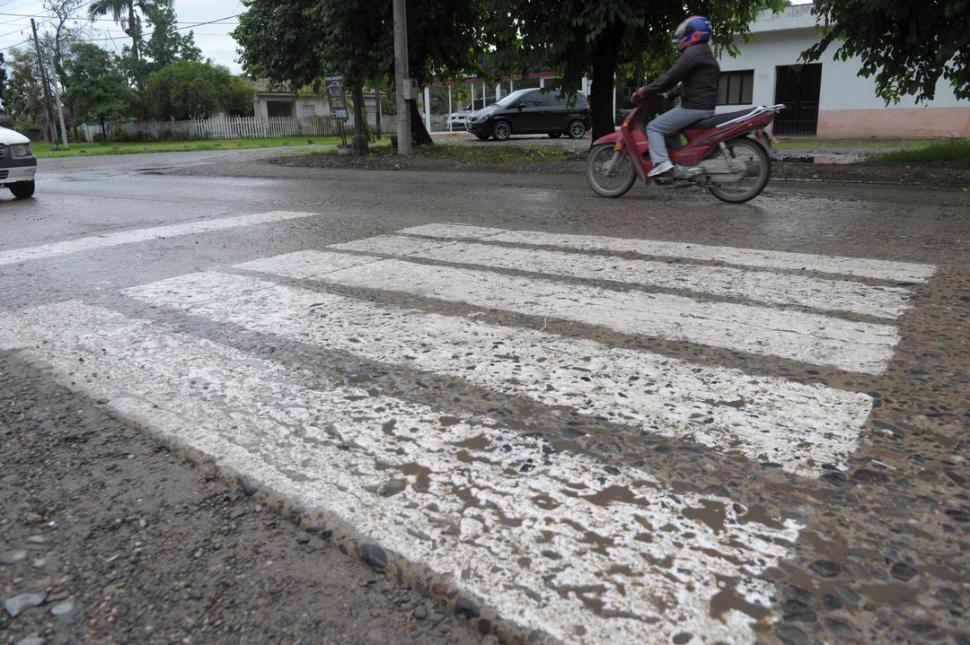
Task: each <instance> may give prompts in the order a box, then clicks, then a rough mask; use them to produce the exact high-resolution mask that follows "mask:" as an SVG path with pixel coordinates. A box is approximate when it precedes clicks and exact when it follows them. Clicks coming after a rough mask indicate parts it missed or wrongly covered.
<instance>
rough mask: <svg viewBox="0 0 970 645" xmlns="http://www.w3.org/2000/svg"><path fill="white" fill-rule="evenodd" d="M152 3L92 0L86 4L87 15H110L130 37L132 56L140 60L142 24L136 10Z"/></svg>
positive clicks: (146, 0)
mask: <svg viewBox="0 0 970 645" xmlns="http://www.w3.org/2000/svg"><path fill="white" fill-rule="evenodd" d="M153 4H154V2H153V0H93V1H92V2H91V4H89V5H88V15H89V16H91V19H92V20H94V19H95V18H99V17H101V16H107V15H110V16H111V18H112V19H113V20H114V21H115V22H116V23H118V25H119V26H120V27H121V30H122V31H124V32H125V34H127V35H128V37H129V38H131V50H130V51H131V53H132V57H133V58H134V59H135V60H140V59H141V40H142V26H141V16H140V15H139V13H138V11H139V10H144V9H145V7H147V6H150V5H153Z"/></svg>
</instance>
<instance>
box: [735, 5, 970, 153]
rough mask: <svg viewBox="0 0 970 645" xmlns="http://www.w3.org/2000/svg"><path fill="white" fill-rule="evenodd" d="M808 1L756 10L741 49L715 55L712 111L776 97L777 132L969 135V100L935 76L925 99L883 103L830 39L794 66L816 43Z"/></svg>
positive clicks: (842, 135) (856, 61)
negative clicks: (779, 106)
mask: <svg viewBox="0 0 970 645" xmlns="http://www.w3.org/2000/svg"><path fill="white" fill-rule="evenodd" d="M811 11H812V5H810V4H808V5H797V6H792V7H789V8H787V9H785V10H784V11H783V12H780V13H777V14H776V13H772V12H770V11H768V12H764V13H762V14H761V15H760V16H759V17H758V19H757V20H756V21H755V22H754V23H753V24H752V25H751V38H750V40H749V41H748V42H744V41H743V40H739V41H738V43H737V46H738V48H739V49H740V50H741V54H740V55H739V56H738V57H737V58H731V57H730V56H729V55H727V54H724V55H723V56H722V58H721V59H720V64H721V72H722V73H721V79H720V85H719V88H718V89H719V101H718V102H719V104H720V107H719V108H718V111H719V112H726V111H730V110H740V109H743V108H745V107H748V106H752V105H771V104H773V103H784V104H785V105H787V106H788V109H787V110H785V111H783V112H782V113H781V114H780V115H779V116H778V118H777V119H776V121H775V133H776V134H780V135H816V134H817V135H818V136H820V137H833V138H849V137H881V138H918V137H970V101H966V100H958V99H957V98H956V97H955V96H954V94H953V90H952V88H951V87H950V85H949V83H948V82H947V81H945V80H943V79H940V81H939V83H938V84H937V88H936V97H935V98H934V100H933V101H930V102H927V103H921V104H919V105H917V103H916V101H915V99H914V98H913V97H908V98H904V99H903V100H901V101H900V102H899V103H898V104H890V105H888V106H887V105H886V104H885V103H884V102H883V100H882V99H881V98H879V97H878V96H877V95H876V90H875V81H874V79H869V78H863V77H860V76H859V70H860V68H861V66H862V64H861V61H860V60H859V59H858V58H852V59H849V60H846V61H841V60H833V58H832V56H833V54H834V53H835V51H836V50H837V48H838V44H837V43H834V44H833V45H832V46H831V47H829V49H828V51H827V52H826V54H825V56H823V57H822V58H821V59H820V60H819V61H818V62H817V63H813V64H808V65H799V64H798V59H799V56H800V55H801V53H802V52H803V51H805V50H806V49H808V48H809V47H811V46H812V45H814V44H815V43H817V42H818V41H819V34H818V31H817V27H816V21H815V17H814V16H813V15H812V13H811Z"/></svg>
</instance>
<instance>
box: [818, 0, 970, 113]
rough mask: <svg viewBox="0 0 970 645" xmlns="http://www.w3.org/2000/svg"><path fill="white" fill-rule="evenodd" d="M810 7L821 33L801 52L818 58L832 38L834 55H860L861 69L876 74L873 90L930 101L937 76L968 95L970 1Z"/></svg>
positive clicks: (822, 0) (837, 2) (838, 0)
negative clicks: (823, 33) (811, 45)
mask: <svg viewBox="0 0 970 645" xmlns="http://www.w3.org/2000/svg"><path fill="white" fill-rule="evenodd" d="M812 13H813V14H815V15H816V16H817V17H818V18H820V19H821V21H822V23H823V26H824V29H825V35H824V36H823V37H822V40H821V41H820V42H819V43H818V44H816V45H815V46H814V47H812V48H810V49H808V50H807V51H806V52H805V53H804V54H803V57H804V58H805V59H806V60H819V59H820V58H821V57H822V55H823V54H824V53H825V51H826V49H828V47H829V45H831V44H832V43H838V49H836V52H835V57H836V58H839V59H841V60H846V59H848V58H851V57H853V56H858V57H859V58H861V59H862V69H861V71H860V74H861V75H862V76H865V77H866V78H870V77H875V79H876V93H877V94H878V95H879V96H880V97H881V98H882V99H884V100H885V101H886V103H890V102H898V101H899V100H900V98H902V97H903V96H905V95H915V96H916V100H917V101H931V100H933V97H934V96H935V95H936V85H937V82H938V81H939V80H940V78H941V77H942V78H944V79H946V80H947V81H949V82H950V85H951V86H952V87H953V91H954V94H956V96H957V97H958V98H961V99H967V98H970V2H967V1H966V0H815V6H814V7H813V8H812Z"/></svg>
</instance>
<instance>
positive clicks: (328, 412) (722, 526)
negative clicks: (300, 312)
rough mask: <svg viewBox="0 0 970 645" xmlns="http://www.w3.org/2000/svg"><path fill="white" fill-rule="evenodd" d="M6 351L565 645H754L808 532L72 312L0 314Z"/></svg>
mask: <svg viewBox="0 0 970 645" xmlns="http://www.w3.org/2000/svg"><path fill="white" fill-rule="evenodd" d="M0 348H3V349H12V348H22V349H21V356H22V357H23V358H24V359H26V360H28V361H30V362H31V363H33V364H35V365H41V366H45V367H49V368H51V369H52V370H53V373H54V375H55V377H56V378H57V379H58V380H59V382H61V383H62V384H64V385H65V386H66V387H68V388H70V389H72V390H75V391H79V392H81V393H82V394H84V395H87V396H89V397H91V398H96V399H104V400H107V403H106V405H107V406H108V407H109V408H111V409H112V410H113V411H114V412H115V413H116V414H118V415H120V416H122V417H123V418H126V419H128V420H131V421H133V422H135V423H137V424H139V425H141V426H143V427H145V428H147V429H148V430H149V431H151V432H153V433H156V434H157V435H161V436H163V437H165V438H167V439H168V440H170V441H173V442H175V443H177V444H179V445H182V446H187V447H190V448H192V449H194V450H196V451H199V452H201V453H203V454H205V455H208V456H210V457H211V458H212V459H213V460H214V461H215V462H216V463H217V464H218V465H219V466H221V467H223V468H226V469H228V470H229V471H232V472H237V473H240V474H243V475H245V476H247V477H249V478H251V479H252V480H254V481H255V482H257V483H259V484H260V485H261V486H262V487H263V488H264V489H267V490H269V491H271V492H273V493H275V494H276V495H278V496H280V497H282V498H284V499H288V500H293V501H295V502H297V503H299V504H300V505H302V506H304V507H305V508H306V509H307V510H308V511H309V512H311V513H312V512H317V511H320V512H323V513H325V514H327V515H328V517H329V518H331V520H339V521H342V522H343V523H344V524H345V525H347V526H349V527H351V530H352V531H354V532H355V533H356V534H357V535H359V536H361V537H363V538H364V539H365V540H370V541H373V542H375V543H377V544H379V545H380V546H382V547H384V548H386V549H389V550H391V551H393V552H396V553H398V554H400V555H401V556H402V557H403V558H404V559H406V560H408V561H410V562H412V563H417V564H419V565H423V566H427V567H429V568H430V570H431V571H432V572H434V573H436V574H438V575H449V576H451V577H452V579H453V581H454V584H455V586H456V587H457V588H458V589H459V590H460V591H463V592H465V593H469V594H472V595H474V596H477V597H479V598H482V599H484V600H485V602H486V603H487V604H488V605H489V606H490V607H492V608H494V609H495V610H497V611H498V612H499V614H500V615H501V616H502V617H503V618H505V619H507V620H510V621H512V622H513V623H516V624H518V625H520V626H522V627H523V628H525V629H540V630H542V631H544V632H546V633H547V634H549V635H550V636H552V637H553V638H557V639H561V640H569V641H580V642H588V643H604V644H612V643H618V642H619V643H633V642H656V641H664V642H667V641H670V640H671V639H672V638H673V637H674V636H676V635H678V634H684V633H690V634H693V635H695V636H698V637H701V638H702V639H703V640H705V641H709V642H715V641H722V642H723V641H727V642H753V641H754V640H755V634H754V631H753V630H752V625H753V624H754V623H756V622H760V623H761V624H762V626H764V625H766V624H770V622H771V621H772V620H773V619H774V612H773V611H772V610H770V609H769V608H768V605H769V604H770V601H771V598H772V594H773V587H772V585H770V584H769V583H766V582H764V581H763V579H762V577H761V576H763V575H764V573H765V572H766V571H767V570H768V569H770V568H772V567H775V566H777V565H778V563H779V560H781V559H783V558H785V557H786V554H787V546H786V545H788V544H791V543H792V542H794V541H795V540H796V539H797V537H798V533H799V531H800V530H801V529H802V527H801V526H799V525H798V524H797V523H796V522H794V521H792V520H785V521H784V522H782V521H778V520H771V519H765V518H764V517H763V515H764V513H760V512H759V513H754V512H752V513H750V514H748V513H747V511H746V509H744V508H743V507H741V506H735V505H734V504H733V501H732V500H731V499H728V498H723V497H714V496H701V495H697V494H693V493H677V494H674V493H673V492H671V491H669V490H667V489H665V487H664V482H662V481H659V480H657V479H656V478H655V477H653V476H652V475H651V474H649V473H646V472H643V471H642V470H635V469H630V470H629V471H627V472H622V473H620V474H618V475H611V474H610V473H609V472H607V470H606V469H605V468H604V466H603V465H602V464H600V463H598V462H596V461H594V460H593V459H591V458H589V457H587V456H584V455H578V454H571V453H568V452H557V451H556V450H555V449H554V448H553V447H552V445H550V444H549V443H548V442H547V441H546V440H544V439H542V438H538V437H535V436H522V435H520V434H518V433H515V432H513V431H510V430H508V429H506V428H502V427H497V426H496V425H495V423H494V422H491V421H488V420H483V422H482V423H472V422H469V421H459V422H458V423H452V422H451V421H450V420H449V422H448V423H444V420H439V418H438V417H439V415H440V413H438V412H436V411H435V410H433V409H430V408H427V407H424V406H421V405H415V404H410V403H407V402H404V401H401V400H398V399H394V398H389V397H383V396H369V395H368V393H367V392H364V391H358V390H354V389H338V390H335V391H329V392H321V391H317V390H312V389H307V388H306V386H305V385H304V383H306V382H308V378H309V377H308V375H305V374H301V373H300V372H299V371H296V370H293V369H292V368H291V367H290V366H283V365H279V364H276V363H272V362H268V361H264V360H261V359H257V358H254V357H251V356H249V355H247V354H244V353H242V352H239V351H236V350H232V349H229V348H226V347H223V346H220V345H216V344H213V343H211V342H208V341H205V340H199V339H194V338H192V337H190V336H188V335H183V334H175V333H162V332H161V331H160V330H159V329H158V328H156V327H153V326H152V325H150V324H149V323H146V322H144V321H136V320H132V319H129V318H125V317H123V316H120V315H119V314H116V313H113V312H109V311H106V310H104V309H99V308H94V307H90V306H87V305H83V304H80V303H76V302H72V303H62V304H58V305H51V306H46V307H40V308H37V309H33V310H29V311H24V312H20V313H17V314H0ZM281 401H283V402H286V404H285V405H280V402H281ZM613 472H615V470H613ZM391 479H397V480H398V481H399V482H401V483H399V484H397V485H396V486H394V487H393V488H390V489H389V488H388V484H389V482H390V480H391ZM388 491H390V492H388ZM395 491H400V492H396V494H395ZM382 493H383V494H382ZM725 599H728V600H727V601H725ZM742 601H743V602H742ZM749 603H750V604H749ZM740 607H746V608H747V609H746V611H748V612H749V613H743V612H742V611H741V610H739V609H738V608H740Z"/></svg>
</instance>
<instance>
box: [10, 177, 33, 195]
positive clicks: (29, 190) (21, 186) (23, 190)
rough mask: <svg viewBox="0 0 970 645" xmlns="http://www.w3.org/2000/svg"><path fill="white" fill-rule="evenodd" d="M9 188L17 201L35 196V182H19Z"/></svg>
mask: <svg viewBox="0 0 970 645" xmlns="http://www.w3.org/2000/svg"><path fill="white" fill-rule="evenodd" d="M7 188H9V189H10V192H12V193H13V196H14V197H16V198H17V199H27V198H28V197H33V196H34V182H32V181H18V182H17V183H16V184H10V185H9V186H7Z"/></svg>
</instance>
